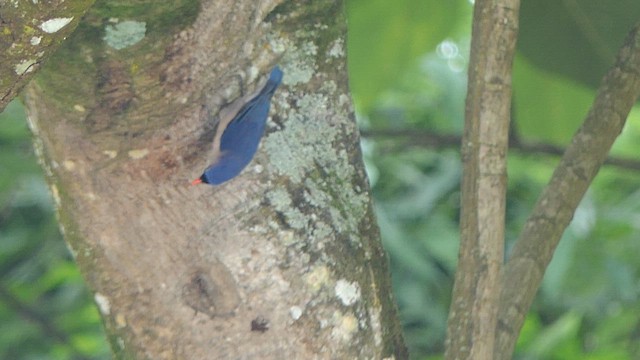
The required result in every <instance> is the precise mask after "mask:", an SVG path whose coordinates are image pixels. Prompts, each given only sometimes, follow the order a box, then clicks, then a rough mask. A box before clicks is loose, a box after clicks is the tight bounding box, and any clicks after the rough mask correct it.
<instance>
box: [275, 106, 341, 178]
mask: <svg viewBox="0 0 640 360" xmlns="http://www.w3.org/2000/svg"><path fill="white" fill-rule="evenodd" d="M297 105H298V106H297V108H298V109H297V110H294V109H292V110H291V111H289V113H288V114H287V115H286V118H287V120H288V121H287V123H286V125H285V129H284V130H282V131H277V132H275V133H273V134H270V135H269V136H268V137H267V139H266V140H265V143H264V147H265V150H266V151H267V153H268V154H269V157H270V159H271V164H272V165H273V168H274V170H275V171H276V172H277V173H279V174H282V175H287V176H289V177H290V178H291V180H292V181H293V182H296V183H297V182H300V181H302V179H304V178H305V177H306V174H307V173H308V172H309V171H311V170H312V169H313V168H314V167H315V164H314V163H313V160H319V161H321V162H322V163H321V165H326V164H329V163H332V162H334V161H335V160H336V158H335V156H336V154H335V152H334V150H333V148H332V146H331V142H332V140H333V139H335V138H336V136H337V135H338V133H339V132H338V129H337V128H334V127H332V126H330V125H329V124H328V123H327V121H326V116H327V115H328V114H329V113H332V111H330V110H329V109H328V108H327V107H328V102H327V98H326V97H325V96H324V95H322V94H309V95H305V96H303V97H302V98H301V99H300V100H298V103H297ZM310 134H312V135H310Z"/></svg>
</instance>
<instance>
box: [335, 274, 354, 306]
mask: <svg viewBox="0 0 640 360" xmlns="http://www.w3.org/2000/svg"><path fill="white" fill-rule="evenodd" d="M334 291H335V293H336V297H338V299H340V301H341V302H342V304H343V305H344V306H351V305H353V304H355V303H356V302H357V301H358V300H360V286H359V285H358V283H356V282H349V281H347V280H345V279H340V280H338V281H337V282H336V286H335V287H334Z"/></svg>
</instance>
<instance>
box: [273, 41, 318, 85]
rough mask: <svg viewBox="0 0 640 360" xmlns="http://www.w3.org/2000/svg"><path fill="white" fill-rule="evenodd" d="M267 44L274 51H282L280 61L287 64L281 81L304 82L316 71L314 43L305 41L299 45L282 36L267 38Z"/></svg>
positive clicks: (288, 82) (285, 82)
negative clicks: (282, 54)
mask: <svg viewBox="0 0 640 360" xmlns="http://www.w3.org/2000/svg"><path fill="white" fill-rule="evenodd" d="M269 44H270V45H271V48H272V49H273V51H274V52H276V53H284V56H283V59H282V61H281V62H282V63H285V64H287V68H286V71H285V73H286V75H285V77H284V78H283V79H282V82H283V83H284V84H285V85H288V86H295V85H298V84H306V83H308V82H309V80H311V78H312V77H313V75H314V74H315V72H316V68H317V66H316V64H315V60H316V55H317V52H318V48H317V46H316V44H315V43H313V42H311V41H305V42H303V43H302V44H301V45H300V46H296V44H295V43H293V42H291V41H289V40H288V39H286V38H282V37H272V38H269Z"/></svg>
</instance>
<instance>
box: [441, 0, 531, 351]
mask: <svg viewBox="0 0 640 360" xmlns="http://www.w3.org/2000/svg"><path fill="white" fill-rule="evenodd" d="M519 7H520V2H519V1H518V0H477V1H476V2H475V7H474V13H473V31H472V40H471V56H470V59H469V76H468V79H469V81H468V89H467V99H466V104H465V124H464V134H463V139H462V144H461V153H462V154H461V158H462V164H463V171H462V186H461V195H462V199H461V214H460V251H459V255H458V269H457V271H456V276H455V283H454V286H453V293H452V300H451V307H450V309H449V318H448V324H447V340H446V343H445V359H474V360H493V359H494V348H495V346H494V344H495V339H496V338H495V329H496V325H497V318H498V306H499V305H500V289H501V286H502V266H503V259H504V217H505V207H506V205H505V204H506V188H507V169H506V167H507V166H506V163H507V149H508V142H509V136H508V135H509V120H510V117H511V116H510V112H511V97H512V92H511V68H512V65H513V56H514V54H515V45H516V38H517V34H518V11H519Z"/></svg>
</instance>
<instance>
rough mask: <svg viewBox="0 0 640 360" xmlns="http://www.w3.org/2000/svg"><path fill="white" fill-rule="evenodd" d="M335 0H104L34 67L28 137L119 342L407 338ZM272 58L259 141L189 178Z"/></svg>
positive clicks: (327, 349)
mask: <svg viewBox="0 0 640 360" xmlns="http://www.w3.org/2000/svg"><path fill="white" fill-rule="evenodd" d="M342 7H343V4H342V2H340V1H330V0H326V1H315V2H311V1H308V2H284V3H283V2H279V1H270V0H266V1H259V2H253V1H234V2H228V1H220V0H212V1H203V2H202V3H201V4H196V3H193V2H191V1H186V0H185V1H183V2H170V3H167V4H164V3H158V2H150V3H145V4H139V3H138V4H134V5H122V4H120V3H117V4H116V3H109V2H105V3H100V4H97V6H96V7H95V8H94V9H92V10H91V12H90V13H89V14H88V15H87V16H86V17H85V20H84V22H83V23H82V24H81V25H80V27H79V28H78V29H79V31H77V32H76V33H75V34H74V35H73V36H72V38H70V39H69V41H68V43H66V45H65V47H64V49H63V50H62V51H61V52H60V53H59V54H57V55H58V56H56V58H55V59H52V61H51V63H50V64H49V65H48V66H47V69H44V70H43V72H42V73H41V76H40V77H39V78H38V79H37V81H36V82H35V83H32V85H30V86H29V89H28V92H27V96H26V102H27V107H28V114H29V119H30V122H31V125H32V128H33V131H34V133H35V134H36V140H35V142H36V149H38V150H39V152H40V154H41V157H42V159H43V164H44V166H45V169H46V172H47V174H48V175H49V181H50V184H51V189H52V193H53V194H54V198H55V201H56V204H57V208H58V213H59V217H60V222H61V225H62V228H63V232H64V234H65V238H66V240H67V241H68V243H69V245H70V248H71V249H72V252H73V254H74V256H75V257H76V259H77V262H78V264H79V266H80V269H81V271H82V273H83V275H84V276H85V278H86V279H87V281H88V283H89V284H90V286H91V287H92V288H93V290H94V291H95V298H96V302H97V303H98V305H99V307H100V310H101V312H102V314H103V316H104V319H105V325H106V328H107V332H108V334H109V338H110V341H111V344H112V348H113V350H114V352H115V354H116V355H115V356H116V358H152V359H175V358H180V359H186V358H188V359H238V358H249V359H285V358H295V359H314V358H338V359H349V358H375V359H381V358H385V357H392V356H395V358H396V359H403V358H406V350H405V348H404V345H403V340H402V335H401V330H400V326H399V322H398V320H397V314H396V308H395V305H394V301H393V298H392V295H391V286H390V282H389V276H388V268H387V260H386V257H385V254H384V251H383V249H382V247H381V243H380V238H379V234H378V229H377V227H376V225H375V220H374V216H373V213H372V207H371V198H370V195H369V185H368V183H367V180H366V176H365V173H364V168H363V163H362V159H361V154H360V150H359V144H358V141H359V135H358V131H357V128H356V125H355V122H354V117H353V110H352V105H351V101H350V98H349V95H348V87H347V81H346V79H347V73H346V68H345V64H346V61H345V60H346V59H345V52H346V51H345V48H344V47H345V18H344V14H343V8H342ZM116 19H117V20H116ZM125 21H131V22H130V23H127V24H128V25H127V26H126V27H124V26H120V24H122V23H124V22H125ZM110 27H111V28H110ZM140 29H144V31H143V37H140ZM275 63H278V64H280V65H281V67H282V68H283V70H284V72H285V77H284V81H283V86H282V87H281V88H280V89H279V90H278V91H277V92H276V94H275V96H274V99H273V102H272V105H273V110H272V118H271V119H270V121H269V125H268V129H267V134H266V136H265V138H264V139H263V142H262V146H261V150H260V151H259V152H258V155H257V156H256V159H254V161H253V162H252V164H250V166H249V167H248V168H247V169H245V171H244V172H243V173H242V174H241V175H240V176H239V177H238V178H236V179H234V180H232V181H230V182H229V183H226V184H224V185H222V186H220V187H209V186H199V187H191V186H189V180H191V179H193V178H195V177H197V176H199V175H200V173H201V172H202V170H203V169H204V167H205V166H206V165H207V161H208V160H207V158H208V155H209V154H210V152H211V151H210V150H211V149H210V145H211V141H212V139H213V128H214V125H215V124H214V123H215V119H216V114H217V113H218V111H219V110H220V108H221V107H223V106H224V105H225V104H227V103H229V102H231V101H232V100H233V99H235V98H237V97H238V96H240V95H241V94H242V93H246V92H247V91H251V90H252V89H253V88H254V87H255V86H256V84H257V83H259V82H260V80H261V79H262V78H263V74H266V73H268V72H269V70H270V69H271V66H272V65H273V64H275Z"/></svg>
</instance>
